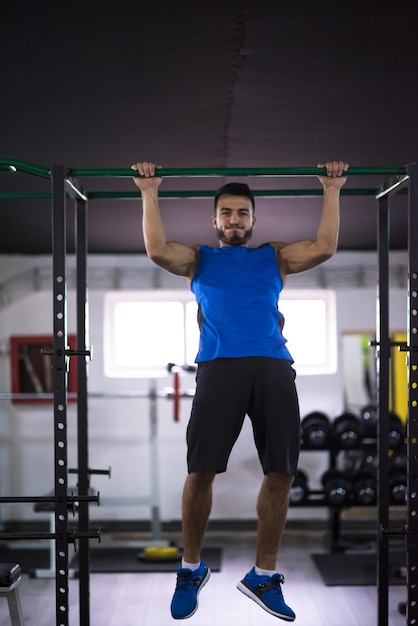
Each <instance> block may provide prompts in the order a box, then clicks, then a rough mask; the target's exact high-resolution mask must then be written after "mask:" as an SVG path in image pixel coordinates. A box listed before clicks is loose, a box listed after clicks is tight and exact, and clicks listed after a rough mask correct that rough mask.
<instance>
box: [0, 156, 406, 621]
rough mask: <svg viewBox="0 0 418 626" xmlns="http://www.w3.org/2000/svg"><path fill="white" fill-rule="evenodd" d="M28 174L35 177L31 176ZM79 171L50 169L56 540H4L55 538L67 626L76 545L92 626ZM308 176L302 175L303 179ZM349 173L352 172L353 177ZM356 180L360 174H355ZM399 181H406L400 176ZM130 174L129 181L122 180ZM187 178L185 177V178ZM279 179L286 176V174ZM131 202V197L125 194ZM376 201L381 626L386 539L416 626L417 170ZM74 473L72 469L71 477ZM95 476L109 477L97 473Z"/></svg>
mask: <svg viewBox="0 0 418 626" xmlns="http://www.w3.org/2000/svg"><path fill="white" fill-rule="evenodd" d="M31 173H33V172H31ZM75 173H76V171H75V170H73V171H72V172H71V171H68V170H66V168H65V167H64V166H62V165H54V166H53V168H52V170H51V172H50V174H51V179H52V225H53V229H52V230H53V233H52V255H53V329H54V335H53V349H52V352H53V384H54V394H53V395H54V446H55V455H54V462H55V486H54V494H55V495H54V498H53V501H54V503H55V533H54V534H51V533H41V534H39V533H29V534H25V535H12V534H10V535H7V534H5V533H1V535H0V536H1V537H2V538H6V539H7V538H9V539H13V538H15V539H23V538H28V537H36V538H54V539H55V541H56V544H55V545H56V565H57V572H56V624H57V626H68V624H69V615H68V575H69V571H68V544H69V543H71V542H73V541H74V542H75V541H76V540H79V550H80V554H79V564H80V571H79V580H80V585H79V590H80V626H89V623H90V617H89V613H90V611H89V600H90V589H89V573H90V572H89V570H90V555H89V539H91V538H98V537H99V532H92V531H90V529H89V513H88V505H89V502H93V501H95V502H98V500H99V497H98V495H97V496H94V495H90V485H89V480H90V475H91V474H92V473H96V471H94V470H90V469H89V467H88V437H87V435H88V405H87V397H88V393H87V358H88V357H89V356H90V350H89V349H88V348H87V346H86V305H87V279H86V276H87V254H88V249H87V248H88V246H87V195H86V194H84V192H83V191H82V189H81V187H80V185H79V184H78V182H77V181H76V180H75V179H74V178H71V174H73V175H74V174H75ZM302 173H303V174H305V173H306V172H302ZM353 173H354V172H353ZM360 173H361V172H360ZM401 174H405V171H402V172H401ZM126 175H127V174H126ZM184 175H187V171H185V172H184ZM283 175H284V174H283ZM405 186H408V188H409V189H408V257H409V268H408V269H409V277H408V319H407V327H408V344H407V345H406V346H404V347H401V349H404V350H405V351H407V352H408V353H409V354H408V364H409V366H408V409H409V415H408V428H407V453H408V486H407V523H406V525H405V527H403V528H390V525H389V523H390V520H389V494H388V472H389V464H388V452H389V444H388V434H389V433H388V429H389V415H388V413H389V408H388V407H389V382H390V381H389V361H390V357H391V350H392V348H393V344H392V343H391V340H390V336H389V249H390V232H389V230H390V229H389V226H390V219H389V218H390V210H389V209H390V207H389V199H390V197H391V196H392V195H394V194H395V193H398V191H400V190H403V188H404V187H405ZM66 193H69V194H70V196H71V197H72V198H73V200H74V202H75V213H76V227H75V232H76V262H77V271H76V274H77V287H76V289H77V349H76V350H69V349H68V346H67V310H66V306H67V292H66ZM126 197H129V194H126ZM376 198H377V200H378V291H377V302H376V304H377V311H376V312H377V316H376V317H377V319H376V365H377V372H378V408H379V430H378V454H379V471H378V481H379V486H378V566H377V588H378V616H377V618H378V626H386V625H387V622H388V585H389V538H390V536H392V535H400V534H403V535H405V538H406V552H407V568H406V569H407V577H406V584H407V592H408V596H407V603H406V614H407V624H408V625H409V624H410V625H411V626H412V625H413V624H418V566H417V555H418V496H417V493H418V492H417V486H418V453H417V450H418V447H417V446H418V305H417V303H418V175H417V165H416V164H411V165H409V166H407V175H406V176H404V177H403V179H401V180H399V181H398V183H396V184H395V185H392V186H390V187H387V188H386V189H384V190H383V191H382V192H380V193H378V195H377V196H376ZM74 356H75V357H81V358H80V359H79V362H78V407H77V408H78V421H77V424H78V468H77V470H75V471H76V472H77V474H78V495H76V494H68V472H69V470H68V466H67V365H68V359H69V357H74ZM70 471H71V470H70ZM97 473H107V472H104V471H103V470H97ZM38 500H49V501H50V500H51V498H48V497H43V498H38V497H34V498H18V497H16V498H14V497H11V498H2V497H1V498H0V502H24V501H31V502H35V501H38ZM75 502H78V503H79V519H78V531H75V532H72V533H71V532H70V531H69V526H68V510H69V508H71V506H74V503H75Z"/></svg>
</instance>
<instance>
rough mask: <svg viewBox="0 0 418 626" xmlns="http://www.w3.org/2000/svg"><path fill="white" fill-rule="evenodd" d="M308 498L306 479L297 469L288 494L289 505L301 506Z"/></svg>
mask: <svg viewBox="0 0 418 626" xmlns="http://www.w3.org/2000/svg"><path fill="white" fill-rule="evenodd" d="M308 496H309V487H308V477H307V475H306V474H305V472H304V471H303V470H301V469H298V471H297V474H296V476H295V479H294V481H293V484H292V486H291V488H290V493H289V504H303V503H304V502H306V500H307V499H308Z"/></svg>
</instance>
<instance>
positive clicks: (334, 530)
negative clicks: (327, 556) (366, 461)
mask: <svg viewBox="0 0 418 626" xmlns="http://www.w3.org/2000/svg"><path fill="white" fill-rule="evenodd" d="M377 444H378V442H377V438H372V437H367V438H363V439H362V440H361V441H360V443H359V445H358V446H356V447H351V448H343V447H340V446H338V445H337V443H336V442H334V441H330V442H329V443H328V444H325V445H323V446H321V447H311V446H308V445H306V444H304V443H302V446H301V453H302V454H303V452H304V451H306V452H320V453H325V452H326V453H328V456H329V461H328V469H330V470H334V469H337V466H338V459H339V457H340V455H341V454H344V453H350V452H357V451H362V450H368V451H371V452H377ZM393 452H395V449H394V450H393ZM301 465H303V463H301ZM290 506H291V507H292V508H293V507H298V508H303V507H326V508H327V509H328V510H329V527H328V532H329V546H330V549H331V551H332V552H341V551H342V550H343V549H344V544H343V543H342V542H341V514H342V512H343V511H344V510H346V509H348V508H353V507H359V508H361V507H364V508H365V507H370V506H374V507H376V504H374V505H369V504H366V505H362V504H360V503H358V502H357V501H353V500H351V499H350V498H348V500H347V501H346V502H344V504H341V505H335V504H332V503H331V502H329V500H328V499H327V496H326V493H325V490H324V489H310V488H309V487H308V490H307V497H306V498H304V499H303V500H302V501H301V502H300V503H295V502H290ZM394 508H395V506H394Z"/></svg>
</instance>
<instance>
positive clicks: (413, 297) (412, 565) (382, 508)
mask: <svg viewBox="0 0 418 626" xmlns="http://www.w3.org/2000/svg"><path fill="white" fill-rule="evenodd" d="M405 186H408V187H409V193H408V273H409V277H408V281H409V282H408V319H407V329H408V343H407V345H405V346H396V345H395V344H394V343H393V342H392V341H391V338H390V335H389V251H390V198H391V197H392V196H393V195H395V194H396V193H398V192H399V191H401V190H402V189H404V187H405ZM376 198H377V200H378V221H377V234H378V281H377V299H376V342H375V345H376V370H377V386H378V390H377V392H378V415H379V420H378V458H379V467H378V541H377V545H378V550H377V592H378V606H377V624H378V626H387V623H388V619H389V593H388V592H389V547H390V538H391V537H393V536H397V537H399V536H405V538H406V554H407V576H406V585H407V592H408V600H407V603H406V616H407V624H411V625H412V624H417V623H418V585H417V582H418V573H417V560H416V557H417V552H418V512H417V504H418V503H417V480H418V456H417V447H416V446H417V442H418V420H417V413H418V409H417V406H418V400H417V392H416V389H417V388H418V383H417V379H418V376H417V370H418V363H417V352H418V326H417V324H418V317H417V316H418V310H417V302H418V301H417V294H418V188H417V165H416V164H412V165H410V166H409V167H408V175H407V176H406V177H404V178H402V179H401V180H399V181H398V182H397V183H395V184H394V185H391V186H389V187H387V188H386V189H384V190H383V191H382V192H380V193H379V194H378V195H377V196H376ZM395 347H398V348H399V349H401V350H404V351H405V352H408V353H409V355H408V363H409V367H408V425H407V458H408V485H407V520H406V524H405V526H403V527H401V528H395V527H391V525H390V516H389V489H388V485H389V387H390V359H391V353H392V349H393V348H395Z"/></svg>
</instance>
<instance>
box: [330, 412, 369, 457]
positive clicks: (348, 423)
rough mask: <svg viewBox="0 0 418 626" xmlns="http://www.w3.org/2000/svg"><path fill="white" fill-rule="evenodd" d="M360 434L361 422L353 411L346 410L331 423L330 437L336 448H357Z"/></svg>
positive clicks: (361, 431) (361, 432) (361, 429)
mask: <svg viewBox="0 0 418 626" xmlns="http://www.w3.org/2000/svg"><path fill="white" fill-rule="evenodd" d="M362 436H363V427H362V422H361V421H360V419H359V418H358V417H357V416H356V415H354V413H350V412H349V411H346V412H345V413H342V414H341V415H339V416H338V417H336V418H335V420H334V421H333V423H332V439H333V441H334V443H335V445H336V446H337V447H338V448H342V449H344V450H348V449H351V448H357V447H358V446H359V444H360V441H361V438H362Z"/></svg>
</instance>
